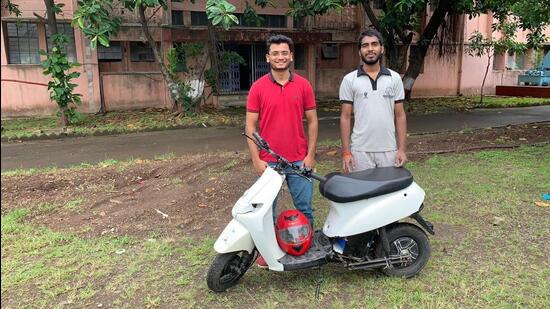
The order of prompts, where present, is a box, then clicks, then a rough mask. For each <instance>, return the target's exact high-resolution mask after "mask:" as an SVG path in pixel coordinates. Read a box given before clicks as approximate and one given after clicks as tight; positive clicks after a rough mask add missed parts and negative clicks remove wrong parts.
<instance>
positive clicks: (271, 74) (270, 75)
mask: <svg viewBox="0 0 550 309" xmlns="http://www.w3.org/2000/svg"><path fill="white" fill-rule="evenodd" d="M269 79H271V81H272V82H274V83H277V84H278V82H277V81H276V80H275V78H274V77H273V73H272V72H271V70H270V71H269ZM292 80H294V73H292V72H290V76H289V77H288V81H289V82H291V81H292Z"/></svg>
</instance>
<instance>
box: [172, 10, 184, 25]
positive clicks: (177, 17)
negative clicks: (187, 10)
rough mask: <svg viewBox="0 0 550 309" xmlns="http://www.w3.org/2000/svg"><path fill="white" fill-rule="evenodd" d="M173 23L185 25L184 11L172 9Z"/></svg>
mask: <svg viewBox="0 0 550 309" xmlns="http://www.w3.org/2000/svg"><path fill="white" fill-rule="evenodd" d="M172 25H175V26H183V11H172Z"/></svg>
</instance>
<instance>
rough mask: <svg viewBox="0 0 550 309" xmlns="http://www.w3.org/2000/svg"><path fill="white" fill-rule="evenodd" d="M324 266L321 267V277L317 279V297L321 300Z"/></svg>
mask: <svg viewBox="0 0 550 309" xmlns="http://www.w3.org/2000/svg"><path fill="white" fill-rule="evenodd" d="M323 281H324V278H323V268H322V267H319V278H318V279H317V287H316V288H315V299H317V300H319V296H320V294H321V284H323Z"/></svg>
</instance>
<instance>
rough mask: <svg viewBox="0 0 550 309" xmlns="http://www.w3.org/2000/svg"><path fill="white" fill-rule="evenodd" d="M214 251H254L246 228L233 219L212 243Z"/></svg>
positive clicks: (252, 242)
mask: <svg viewBox="0 0 550 309" xmlns="http://www.w3.org/2000/svg"><path fill="white" fill-rule="evenodd" d="M214 250H216V252H218V253H229V252H237V251H244V250H246V251H247V252H248V253H252V250H254V241H252V236H250V232H249V231H248V230H247V229H246V227H244V225H242V224H241V223H239V222H238V221H237V220H235V219H233V220H231V222H229V224H228V225H227V226H226V227H225V229H224V230H223V232H222V233H221V234H220V236H219V237H218V239H217V240H216V243H214Z"/></svg>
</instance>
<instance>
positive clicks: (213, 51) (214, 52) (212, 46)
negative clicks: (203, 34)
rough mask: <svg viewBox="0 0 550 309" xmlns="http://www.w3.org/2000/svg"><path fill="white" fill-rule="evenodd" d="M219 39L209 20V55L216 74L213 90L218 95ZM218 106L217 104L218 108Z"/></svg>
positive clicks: (212, 68) (214, 74)
mask: <svg viewBox="0 0 550 309" xmlns="http://www.w3.org/2000/svg"><path fill="white" fill-rule="evenodd" d="M218 47H219V46H218V39H217V37H216V28H215V27H214V25H212V23H211V22H210V21H208V56H209V58H210V70H212V74H213V76H214V85H211V86H212V90H213V92H215V93H213V94H214V95H218V92H219V89H220V74H219V73H220V72H219V71H220V64H219V55H218ZM217 107H218V106H216V108H217Z"/></svg>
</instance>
